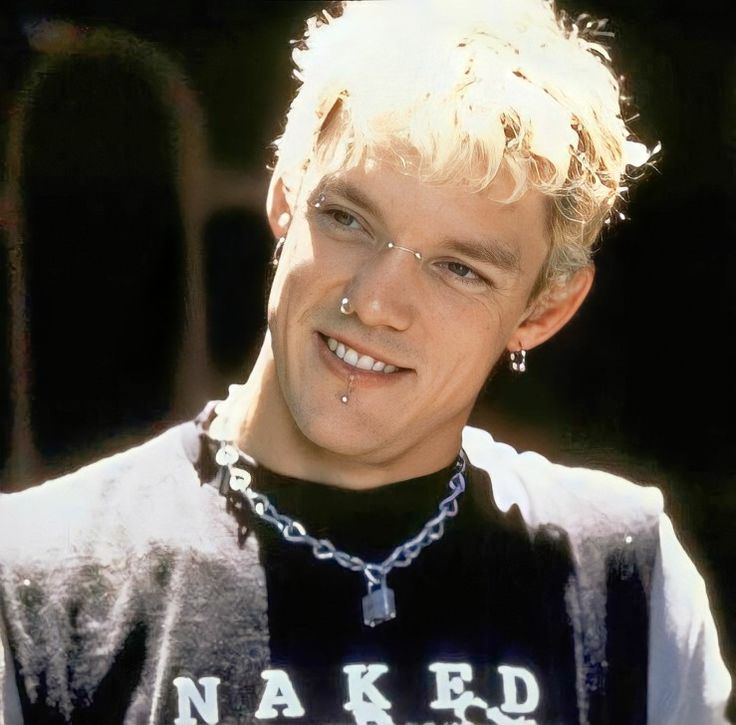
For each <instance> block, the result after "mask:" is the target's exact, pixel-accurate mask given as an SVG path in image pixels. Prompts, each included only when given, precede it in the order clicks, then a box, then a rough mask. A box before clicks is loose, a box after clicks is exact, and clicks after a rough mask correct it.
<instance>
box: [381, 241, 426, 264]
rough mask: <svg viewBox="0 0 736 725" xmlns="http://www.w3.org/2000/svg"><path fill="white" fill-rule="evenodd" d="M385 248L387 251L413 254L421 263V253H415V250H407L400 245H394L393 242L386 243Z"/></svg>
mask: <svg viewBox="0 0 736 725" xmlns="http://www.w3.org/2000/svg"><path fill="white" fill-rule="evenodd" d="M386 247H388V249H400V250H401V251H402V252H409V254H413V255H414V256H415V257H416V258H417V259H418V260H419V261H420V262H421V261H422V255H421V253H420V252H417V251H416V250H415V249H409V247H402V246H401V245H400V244H394V242H388V243H387V244H386Z"/></svg>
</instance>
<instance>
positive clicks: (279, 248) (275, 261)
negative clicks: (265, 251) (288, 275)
mask: <svg viewBox="0 0 736 725" xmlns="http://www.w3.org/2000/svg"><path fill="white" fill-rule="evenodd" d="M285 241H286V237H279V241H278V242H276V248H275V249H274V250H273V257H272V258H271V265H272V266H273V267H278V266H279V260H280V259H281V252H283V251H284V242H285Z"/></svg>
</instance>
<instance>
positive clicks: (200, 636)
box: [0, 0, 730, 725]
mask: <svg viewBox="0 0 736 725" xmlns="http://www.w3.org/2000/svg"><path fill="white" fill-rule="evenodd" d="M583 36H584V33H582V32H581V31H580V30H579V29H578V28H577V27H576V26H574V25H572V24H568V23H566V22H564V21H561V20H558V19H557V18H556V17H555V15H554V12H553V9H552V8H551V6H550V5H548V4H546V3H541V2H538V1H537V0H523V1H521V0H515V1H514V2H490V1H489V2H465V3H462V4H459V5H458V4H450V3H431V4H427V3H421V4H420V3H417V2H410V1H408V0H407V1H404V0H396V1H395V2H383V3H348V4H347V6H346V7H345V8H344V9H343V10H342V12H339V11H335V13H334V16H333V15H329V14H325V15H324V16H322V17H321V18H320V20H315V19H313V20H312V21H310V23H309V24H308V30H307V33H306V35H305V38H304V41H303V42H302V44H301V45H300V46H298V47H297V49H296V51H295V61H296V63H297V66H298V69H299V73H298V77H299V79H300V80H301V87H300V89H299V92H298V94H297V96H296V98H295V100H294V102H293V104H292V107H291V109H290V112H289V115H288V119H287V124H286V127H285V131H284V134H283V136H282V137H281V139H280V140H279V141H278V144H277V149H278V158H277V163H276V166H275V169H274V173H273V179H272V183H271V187H270V191H269V197H268V202H267V207H268V217H269V220H270V224H271V227H272V229H273V231H274V235H275V237H276V238H277V239H278V242H277V245H276V252H275V255H274V266H275V274H274V280H273V285H272V289H271V294H270V298H269V304H268V323H269V324H268V333H267V335H266V339H265V341H264V344H263V347H262V350H261V353H260V356H259V358H258V360H257V362H256V364H255V367H254V369H253V371H252V372H251V375H250V377H249V378H248V381H247V382H246V383H245V385H243V386H232V387H231V389H230V395H229V397H228V398H227V400H225V401H223V402H222V403H220V404H219V405H218V406H217V407H215V408H213V406H208V408H207V409H206V410H205V411H204V412H203V414H202V415H201V416H200V417H199V418H198V420H197V421H196V423H195V424H192V423H188V424H184V425H182V426H179V427H177V428H174V429H172V430H170V431H168V432H167V433H165V434H164V435H162V436H160V437H159V438H157V439H155V440H152V441H150V442H148V443H146V444H145V445H143V446H141V447H139V448H137V449H134V450H131V451H128V452H125V453H122V454H119V455H117V456H113V457H112V458H110V459H107V460H104V461H100V462H98V463H96V464H93V465H92V466H89V467H87V468H85V469H82V470H81V471H78V472H77V473H75V474H72V475H70V476H66V477H64V478H62V479H59V480H57V481H54V482H51V483H48V484H46V485H44V486H42V487H40V488H38V489H35V490H31V491H28V492H26V493H24V494H20V495H14V496H8V497H6V498H5V499H4V500H3V501H2V506H0V542H1V546H2V552H3V554H2V569H1V571H2V578H1V582H2V590H1V592H0V593H1V596H2V613H3V619H4V630H3V635H2V637H3V638H2V646H3V657H2V658H0V662H2V665H0V666H1V667H2V668H3V669H2V670H0V672H2V675H3V679H2V683H3V684H2V700H1V701H0V702H1V703H2V708H0V713H2V721H3V722H6V723H17V722H23V721H25V722H63V721H74V722H96V723H99V722H104V723H114V722H125V723H138V722H172V721H173V722H174V723H176V724H177V725H182V724H184V723H199V722H206V723H217V722H222V723H226V722H231V723H234V722H259V721H265V722H277V721H278V722H291V721H294V722H311V723H323V724H325V723H345V722H357V723H391V722H393V723H409V722H436V723H447V722H463V723H465V722H489V723H496V724H498V725H501V724H507V723H527V724H529V723H538V724H541V723H545V724H549V723H565V724H566V725H567V724H568V723H616V724H617V725H620V724H623V723H647V722H648V723H651V724H652V725H654V724H656V725H659V724H660V723H668V724H674V723H678V724H681V725H685V724H687V725H693V724H695V723H698V724H701V723H702V724H708V723H720V722H724V716H723V707H724V703H725V700H726V698H727V696H728V692H729V689H730V678H729V676H728V673H727V672H726V670H725V668H724V666H723V663H722V660H721V657H720V654H719V650H718V642H717V636H716V632H715V628H714V625H713V620H712V617H711V615H710V612H709V608H708V600H707V596H706V593H705V589H704V585H703V581H702V579H701V578H700V576H699V575H698V573H697V572H696V570H695V568H694V567H693V565H692V563H691V562H690V560H689V559H688V558H687V556H686V555H685V553H684V552H683V550H682V548H681V547H680V545H679V543H678V542H677V539H676V538H675V536H674V533H673V531H672V528H671V525H670V523H669V521H668V519H667V517H666V516H665V515H664V514H663V513H662V498H661V495H660V493H659V492H658V491H657V490H656V489H643V488H639V487H637V486H635V485H634V484H631V483H628V482H626V481H623V480H620V479H618V478H615V477H613V476H610V475H608V474H604V473H600V472H595V471H590V470H586V469H569V468H565V467H562V466H557V465H554V464H552V463H550V462H548V461H547V460H545V459H544V458H542V457H541V456H538V455H536V454H533V453H527V454H522V455H519V454H517V453H516V452H515V451H514V450H512V449H511V448H509V447H507V446H504V445H502V444H499V443H496V442H494V441H493V440H492V439H491V438H490V436H488V434H486V433H484V432H482V431H478V430H474V429H470V428H466V427H465V424H466V422H467V419H468V416H469V414H470V411H471V409H472V407H473V404H474V402H475V399H476V397H477V395H478V392H479V390H480V389H481V387H482V385H483V384H484V382H485V380H486V379H487V378H488V376H489V375H490V374H491V372H492V370H493V368H494V367H495V366H496V365H497V364H505V363H506V362H507V361H508V362H510V364H511V365H512V367H513V368H514V369H515V370H517V371H519V372H523V370H524V369H525V367H526V352H527V351H528V350H530V349H532V348H534V347H536V346H537V345H540V344H541V343H543V342H544V341H546V340H547V339H549V338H550V337H551V336H552V335H554V334H555V333H556V332H557V331H558V330H559V329H560V328H561V327H562V326H564V324H565V323H566V322H567V321H568V320H569V319H570V318H571V317H572V316H573V315H574V313H575V312H576V310H577V309H578V308H579V306H580V304H581V303H582V302H583V300H584V298H585V296H586V294H587V292H588V291H589V289H590V286H591V284H592V279H593V271H592V266H591V263H590V254H591V247H592V245H593V242H594V240H595V238H596V236H597V234H598V232H599V231H600V228H601V226H602V225H603V224H604V223H605V222H606V220H607V219H608V218H610V216H611V215H612V214H613V213H618V206H619V198H620V195H621V192H622V189H623V185H624V184H625V183H626V181H625V180H626V176H625V172H626V168H627V166H634V167H638V166H641V165H642V164H643V163H645V162H646V161H647V158H648V153H647V152H646V150H645V149H643V148H642V147H641V146H640V145H639V144H636V143H634V142H632V141H630V140H628V137H629V133H628V130H627V129H626V126H625V124H624V122H623V121H622V120H621V109H620V99H619V90H618V85H617V83H616V80H615V77H614V76H613V75H612V72H611V70H610V68H609V67H608V64H607V62H606V61H605V58H606V57H607V56H606V51H605V49H604V48H603V47H601V46H600V45H598V44H597V43H596V42H594V40H591V39H590V38H588V39H586V38H585V37H583Z"/></svg>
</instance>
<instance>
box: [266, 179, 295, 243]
mask: <svg viewBox="0 0 736 725" xmlns="http://www.w3.org/2000/svg"><path fill="white" fill-rule="evenodd" d="M286 196H287V189H286V187H285V186H284V182H283V179H282V178H281V177H280V176H275V175H274V176H272V177H271V183H270V185H269V187H268V197H267V198H266V213H267V214H268V223H269V226H270V227H271V231H272V232H273V236H274V237H275V238H276V239H278V238H279V237H283V236H284V235H285V234H286V230H287V229H288V228H289V224H290V223H291V207H290V206H289V202H288V200H287V198H286Z"/></svg>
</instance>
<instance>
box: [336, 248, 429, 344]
mask: <svg viewBox="0 0 736 725" xmlns="http://www.w3.org/2000/svg"><path fill="white" fill-rule="evenodd" d="M392 246H398V245H392ZM402 249H403V248H402ZM402 249H394V250H393V251H392V249H391V248H389V247H388V246H386V247H383V248H382V249H381V250H380V251H379V252H377V253H376V254H375V255H374V256H373V258H372V259H370V260H368V261H366V262H365V263H364V264H363V265H362V266H361V267H360V269H358V270H357V271H356V273H355V274H354V275H353V278H352V280H351V282H350V284H349V285H348V286H347V288H346V290H347V291H346V294H347V295H348V296H349V298H350V302H351V304H352V307H353V310H354V313H355V314H356V315H357V316H358V317H359V318H360V320H361V322H363V324H365V325H367V326H368V327H390V328H393V329H395V330H406V329H407V328H408V327H409V325H411V322H412V320H413V318H414V314H415V312H416V309H417V296H418V295H419V294H420V290H419V289H418V287H419V285H420V283H421V280H420V277H421V274H420V273H421V269H420V268H421V257H416V256H415V255H414V254H402V253H401V251H402Z"/></svg>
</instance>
